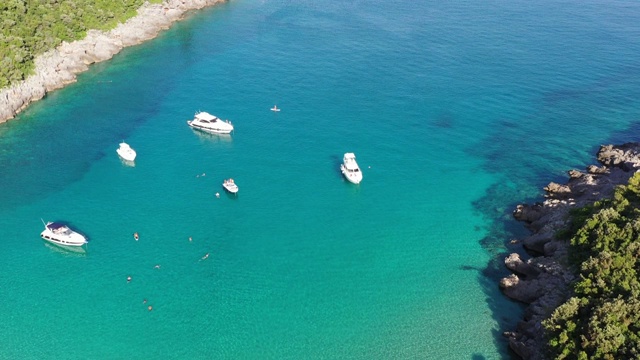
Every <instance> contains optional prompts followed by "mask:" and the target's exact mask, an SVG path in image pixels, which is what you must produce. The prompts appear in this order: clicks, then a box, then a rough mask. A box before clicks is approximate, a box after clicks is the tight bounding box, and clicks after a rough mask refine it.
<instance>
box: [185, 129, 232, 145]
mask: <svg viewBox="0 0 640 360" xmlns="http://www.w3.org/2000/svg"><path fill="white" fill-rule="evenodd" d="M193 133H194V134H196V136H198V138H199V139H200V140H201V141H206V142H222V143H228V142H231V140H232V139H233V137H232V136H231V134H214V133H207V132H203V131H198V130H195V129H194V130H193Z"/></svg>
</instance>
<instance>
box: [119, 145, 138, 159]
mask: <svg viewBox="0 0 640 360" xmlns="http://www.w3.org/2000/svg"><path fill="white" fill-rule="evenodd" d="M116 152H117V153H118V155H120V157H121V158H123V159H125V160H127V161H133V160H135V159H136V155H137V154H136V151H135V150H133V149H132V148H131V146H129V144H127V143H126V142H124V141H123V142H121V143H120V147H119V148H118V150H116Z"/></svg>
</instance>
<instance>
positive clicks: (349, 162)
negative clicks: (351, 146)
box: [340, 153, 362, 184]
mask: <svg viewBox="0 0 640 360" xmlns="http://www.w3.org/2000/svg"><path fill="white" fill-rule="evenodd" d="M340 170H341V171H342V174H343V175H344V177H345V178H347V180H349V181H350V182H352V183H354V184H360V181H362V171H360V167H359V166H358V163H357V162H356V155H355V154H354V153H346V154H344V158H343V159H342V164H341V165H340Z"/></svg>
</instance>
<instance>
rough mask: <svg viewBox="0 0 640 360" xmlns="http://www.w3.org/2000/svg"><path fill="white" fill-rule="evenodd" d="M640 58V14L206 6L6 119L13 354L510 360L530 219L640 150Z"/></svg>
mask: <svg viewBox="0 0 640 360" xmlns="http://www.w3.org/2000/svg"><path fill="white" fill-rule="evenodd" d="M638 59H640V4H638V3H637V2H635V1H617V2H614V3H611V2H605V1H586V2H584V1H580V2H578V1H564V2H559V1H553V0H543V1H539V2H528V1H521V0H516V1H509V2H507V1H490V2H473V1H457V2H440V1H431V0H428V1H424V2H413V1H405V0H401V1H398V2H389V1H377V0H376V1H373V0H371V1H352V2H348V3H340V2H324V1H320V2H318V1H307V0H301V1H296V2H291V1H284V0H278V1H275V0H274V1H270V0H266V1H253V0H238V1H233V2H231V3H228V4H225V5H222V6H219V7H215V8H210V9H206V10H203V11H200V12H198V13H195V14H193V15H192V16H190V17H189V18H188V19H187V20H185V21H183V22H180V23H178V24H176V25H175V26H174V27H173V28H172V29H170V30H168V31H166V32H164V33H163V34H162V35H161V36H160V37H159V38H157V39H155V40H153V41H150V42H148V43H145V44H142V45H140V46H137V47H134V48H128V49H125V50H124V51H122V52H121V53H120V54H118V55H117V56H116V57H115V58H114V59H112V60H111V61H108V62H105V63H101V64H97V65H95V66H93V67H92V68H91V70H89V71H88V72H86V73H84V74H82V75H81V76H80V77H79V81H78V82H77V83H75V84H73V85H70V86H68V87H67V88H65V89H63V90H60V91H56V92H53V93H51V94H50V95H49V96H48V97H47V98H46V99H44V100H42V101H40V102H37V103H35V104H34V105H32V106H31V107H30V108H28V109H27V110H26V111H25V112H23V113H22V114H20V116H18V119H17V120H15V121H10V122H8V123H5V124H0V243H1V245H2V249H3V250H2V251H1V252H0V273H1V274H3V275H2V276H0V289H2V292H1V294H2V295H0V296H1V297H0V319H2V321H1V322H0V324H1V325H0V337H2V339H3V341H1V342H0V358H6V359H43V358H52V359H53V358H55V359H102V358H105V359H125V358H126V359H154V358H171V359H213V358H230V359H237V358H241V359H254V358H260V359H317V358H326V359H400V358H402V359H476V360H477V359H507V358H510V357H511V356H512V354H510V353H509V351H508V350H507V344H506V343H505V341H504V339H503V338H502V336H501V332H502V331H505V330H510V329H512V328H514V327H515V324H516V323H517V321H518V319H519V317H520V316H521V313H522V308H521V306H520V305H519V304H516V303H514V302H511V301H509V300H507V299H505V298H504V297H503V296H502V295H501V293H500V291H499V290H498V287H497V281H498V279H499V278H500V277H501V276H504V275H505V274H506V273H507V272H506V271H504V270H503V269H502V266H501V265H500V263H501V261H502V258H503V254H504V253H506V252H507V251H518V250H519V249H518V248H511V247H509V245H508V241H509V240H510V239H511V238H513V237H517V236H522V235H523V234H526V232H525V231H524V229H523V228H522V226H521V225H520V224H517V223H515V222H513V221H512V220H511V217H510V212H511V210H512V209H513V206H514V205H515V204H516V203H517V202H521V201H529V200H533V199H537V197H539V196H540V189H541V187H542V186H544V185H546V183H548V182H549V181H552V180H554V181H562V180H563V179H566V176H565V173H564V172H565V171H566V170H568V169H570V168H574V167H575V168H584V166H586V165H588V164H590V163H593V162H594V156H593V154H594V152H595V150H596V149H597V146H598V145H599V144H601V143H611V142H614V143H619V142H624V141H637V140H638V138H639V135H640V134H639V133H638V130H640V122H639V121H638V120H640V100H639V99H640V61H639V60H638ZM274 104H277V105H278V107H280V108H281V109H282V111H281V112H279V113H273V112H271V111H269V108H271V107H272V106H273V105H274ZM198 110H204V111H209V112H211V113H213V114H215V115H217V116H220V117H222V118H224V119H229V120H231V121H232V122H233V124H234V125H235V127H236V130H235V132H234V134H233V135H231V136H230V137H224V136H211V135H205V134H201V133H197V132H194V131H192V130H191V129H190V128H189V127H188V126H187V125H186V120H188V119H190V118H191V117H192V116H193V114H194V113H195V112H196V111H198ZM122 140H124V141H126V142H128V143H129V144H131V146H132V147H133V148H134V149H136V150H137V152H138V159H137V160H136V164H135V167H130V166H126V165H125V164H123V163H122V162H121V161H120V159H119V158H118V156H117V155H116V152H115V150H116V148H117V146H118V143H119V142H120V141H122ZM345 152H355V154H356V155H357V157H358V162H359V164H360V165H361V167H362V169H363V173H364V180H363V182H362V184H360V185H359V186H354V185H352V184H350V183H348V182H346V181H345V180H343V179H342V177H341V174H340V172H339V164H340V161H341V158H342V155H343V153H345ZM228 177H233V178H234V179H235V180H236V182H237V183H238V185H239V187H240V193H239V195H238V197H232V196H227V195H226V194H225V193H224V192H223V189H222V187H221V183H222V181H223V179H225V178H228ZM216 192H220V194H221V196H220V198H216V197H215V193H216ZM41 218H42V219H44V220H45V221H47V220H50V221H52V220H61V221H67V222H69V223H70V224H71V225H72V226H73V227H74V228H76V229H78V230H80V231H82V232H84V233H85V234H86V235H88V236H89V238H90V244H89V246H88V250H87V252H86V253H84V254H78V253H73V252H68V251H64V250H61V249H59V248H56V247H52V246H49V245H47V244H46V243H44V242H43V241H42V240H41V239H40V238H39V233H40V232H41V231H42V227H43V226H42V223H41V220H40V219H41ZM136 231H137V232H139V234H140V240H139V241H137V242H136V241H134V239H133V237H132V233H133V232H136ZM189 237H192V241H189ZM207 253H209V254H210V255H209V257H208V258H207V259H205V260H201V258H202V257H203V256H204V255H205V254H207ZM156 265H160V267H159V268H156ZM127 276H131V277H132V280H131V282H127ZM145 299H146V300H147V302H146V303H143V300H145ZM148 305H151V306H153V311H148V310H147V306H148Z"/></svg>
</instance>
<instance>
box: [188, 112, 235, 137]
mask: <svg viewBox="0 0 640 360" xmlns="http://www.w3.org/2000/svg"><path fill="white" fill-rule="evenodd" d="M187 124H189V126H191V127H192V128H194V129H198V130H202V131H206V132H209V133H214V134H230V133H231V132H232V131H233V125H231V123H230V122H229V120H227V121H222V120H221V119H220V118H218V117H216V116H213V115H211V114H209V113H208V112H204V111H201V112H199V113H196V115H195V116H194V117H193V120H190V121H187Z"/></svg>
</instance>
